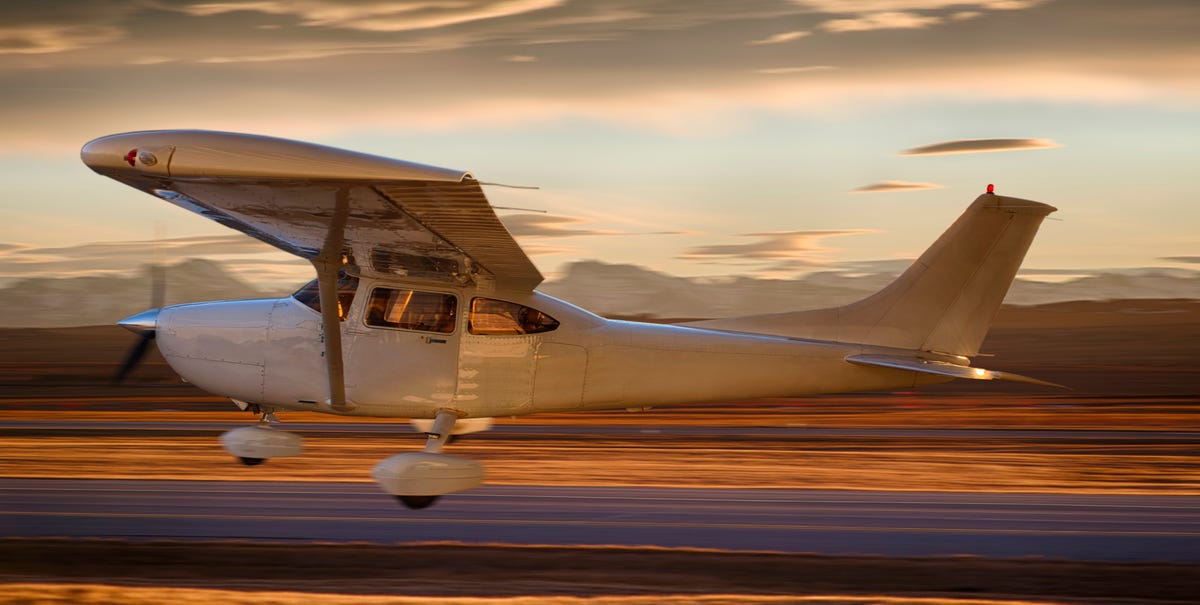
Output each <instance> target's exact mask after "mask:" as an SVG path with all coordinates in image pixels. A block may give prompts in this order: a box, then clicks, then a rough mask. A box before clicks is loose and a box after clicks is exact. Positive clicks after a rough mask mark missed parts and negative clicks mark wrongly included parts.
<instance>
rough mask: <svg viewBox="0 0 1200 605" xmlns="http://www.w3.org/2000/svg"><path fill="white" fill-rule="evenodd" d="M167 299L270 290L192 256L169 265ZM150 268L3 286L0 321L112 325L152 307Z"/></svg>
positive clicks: (240, 295)
mask: <svg viewBox="0 0 1200 605" xmlns="http://www.w3.org/2000/svg"><path fill="white" fill-rule="evenodd" d="M166 276H167V279H166V302H167V304H178V303H184V302H192V301H201V300H221V299H230V298H255V297H261V296H264V295H265V293H263V292H261V291H259V290H257V289H255V288H254V287H253V286H251V285H250V284H247V283H246V282H244V281H241V280H239V279H237V278H235V277H233V276H232V274H231V273H230V272H229V271H226V270H225V269H224V268H223V267H222V266H221V265H220V264H219V263H215V262H212V261H209V260H204V259H191V260H187V261H184V262H182V263H179V264H177V265H171V266H169V267H167V270H166ZM150 289H151V278H150V267H149V266H146V267H143V268H142V270H141V271H140V272H139V274H138V275H136V276H126V277H122V276H113V275H102V276H85V277H65V278H64V277H60V278H52V277H35V278H29V279H22V280H20V281H17V282H14V283H12V284H10V285H9V286H8V287H6V288H3V289H0V308H2V309H4V310H5V313H4V316H3V318H0V325H3V326H7V327H51V326H83V325H103V324H112V323H114V322H116V321H117V320H119V319H121V318H124V317H128V316H129V315H132V314H134V313H138V312H140V311H145V310H146V309H148V308H150Z"/></svg>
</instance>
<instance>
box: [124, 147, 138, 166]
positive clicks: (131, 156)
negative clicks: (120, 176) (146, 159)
mask: <svg viewBox="0 0 1200 605" xmlns="http://www.w3.org/2000/svg"><path fill="white" fill-rule="evenodd" d="M125 161H126V162H129V165H130V166H133V165H134V164H135V163H136V162H137V148H136V147H135V148H133V149H130V150H129V153H127V154H125Z"/></svg>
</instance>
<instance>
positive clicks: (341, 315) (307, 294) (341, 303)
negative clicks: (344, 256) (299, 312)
mask: <svg viewBox="0 0 1200 605" xmlns="http://www.w3.org/2000/svg"><path fill="white" fill-rule="evenodd" d="M357 290H358V278H357V277H355V276H353V275H349V274H347V273H346V272H345V271H338V284H337V291H338V319H340V320H342V321H346V314H347V313H349V312H350V305H351V304H352V303H353V302H354V292H355V291H357ZM292 298H295V299H296V300H298V301H300V302H302V303H304V305H305V306H307V307H308V308H310V309H312V310H313V311H316V312H317V313H320V312H321V289H320V287H319V286H318V285H317V280H315V279H314V280H312V281H310V282H308V283H307V284H304V287H302V288H300V289H299V290H296V292H295V293H294V294H292Z"/></svg>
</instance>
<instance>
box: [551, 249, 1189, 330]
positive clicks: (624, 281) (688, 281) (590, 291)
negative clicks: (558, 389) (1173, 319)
mask: <svg viewBox="0 0 1200 605" xmlns="http://www.w3.org/2000/svg"><path fill="white" fill-rule="evenodd" d="M896 275H897V273H869V274H848V273H844V272H836V271H827V272H818V273H810V274H808V275H806V276H804V277H802V278H798V279H790V280H777V279H760V278H754V277H744V276H741V277H722V278H694V277H676V276H672V275H667V274H665V273H659V272H657V271H651V270H649V269H646V268H644V267H638V266H635V265H610V264H607V263H602V262H597V261H582V262H577V263H573V264H571V265H570V266H569V268H568V270H567V272H566V274H565V275H564V276H563V277H561V278H559V279H557V280H555V281H552V282H548V283H546V284H543V285H542V286H541V287H540V288H539V289H540V290H541V291H543V292H545V293H546V294H550V295H551V296H556V297H558V298H562V299H563V300H567V301H570V302H572V303H575V304H577V305H580V306H583V307H585V308H587V309H588V310H590V311H593V312H595V313H599V314H601V315H620V316H638V315H649V316H655V317H675V318H679V317H690V318H699V317H731V316H737V315H748V314H752V313H776V312H782V311H795V310H802V309H818V308H822V307H831V306H837V305H843V304H846V303H850V302H853V301H855V300H858V299H860V298H862V297H864V296H867V295H869V294H872V293H874V292H876V291H878V290H879V289H880V288H882V287H884V286H885V285H887V284H888V283H889V282H891V281H892V280H893V279H894V278H895V277H896ZM1137 298H1170V299H1200V272H1196V271H1188V270H1173V269H1133V270H1128V271H1122V272H1109V273H1099V274H1096V275H1092V276H1088V277H1083V278H1079V279H1074V280H1071V281H1066V282H1063V283H1045V282H1035V281H1029V280H1023V279H1018V280H1016V281H1015V282H1014V283H1013V286H1012V288H1011V289H1010V290H1009V293H1008V296H1007V297H1006V298H1005V299H1004V302H1005V303H1006V304H1010V305H1038V304H1046V303H1055V302H1066V301H1073V300H1116V299H1137Z"/></svg>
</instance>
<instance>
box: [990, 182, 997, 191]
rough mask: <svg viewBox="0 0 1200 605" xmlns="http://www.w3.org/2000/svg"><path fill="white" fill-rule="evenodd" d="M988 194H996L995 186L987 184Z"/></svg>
mask: <svg viewBox="0 0 1200 605" xmlns="http://www.w3.org/2000/svg"><path fill="white" fill-rule="evenodd" d="M988 193H996V186H995V185H993V184H991V183H988Z"/></svg>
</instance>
